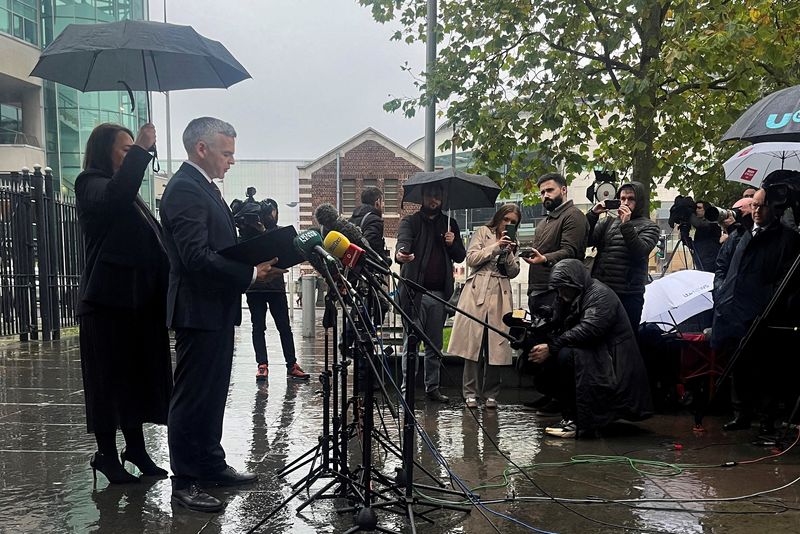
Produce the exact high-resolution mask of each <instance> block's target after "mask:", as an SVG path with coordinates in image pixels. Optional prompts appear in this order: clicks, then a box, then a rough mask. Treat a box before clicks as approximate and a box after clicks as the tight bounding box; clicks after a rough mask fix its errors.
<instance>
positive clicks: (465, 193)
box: [403, 168, 500, 210]
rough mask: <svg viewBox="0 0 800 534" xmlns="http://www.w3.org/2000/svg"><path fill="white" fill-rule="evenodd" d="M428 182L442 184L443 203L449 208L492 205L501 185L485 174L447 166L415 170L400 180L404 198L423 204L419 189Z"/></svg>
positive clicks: (404, 199)
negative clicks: (416, 171) (436, 169)
mask: <svg viewBox="0 0 800 534" xmlns="http://www.w3.org/2000/svg"><path fill="white" fill-rule="evenodd" d="M428 184H441V186H442V189H443V191H444V198H443V199H442V204H443V205H442V207H443V209H450V210H463V209H467V208H487V207H490V206H491V207H494V203H495V201H496V200H497V195H499V194H500V186H499V185H497V184H496V183H494V181H493V180H492V179H491V178H489V177H488V176H481V175H479V174H467V173H465V172H461V171H459V170H456V169H454V168H449V169H443V170H440V171H434V172H418V173H416V174H414V175H413V176H412V177H411V178H409V179H408V180H407V181H406V183H405V184H403V202H413V203H415V204H422V189H423V187H424V186H426V185H428Z"/></svg>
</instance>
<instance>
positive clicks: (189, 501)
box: [172, 482, 223, 513]
mask: <svg viewBox="0 0 800 534" xmlns="http://www.w3.org/2000/svg"><path fill="white" fill-rule="evenodd" d="M172 500H173V501H174V502H176V503H178V504H180V505H181V506H184V507H186V508H188V509H189V510H194V511H196V512H208V513H214V512H219V511H220V510H222V507H223V504H222V501H220V500H219V499H217V498H216V497H214V496H212V495H209V494H208V493H206V492H204V491H203V490H201V489H200V487H199V486H198V485H197V484H195V483H194V482H192V483H190V484H189V485H187V486H186V487H184V488H181V489H178V488H175V487H173V488H172Z"/></svg>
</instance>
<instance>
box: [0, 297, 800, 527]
mask: <svg viewBox="0 0 800 534" xmlns="http://www.w3.org/2000/svg"><path fill="white" fill-rule="evenodd" d="M244 315H245V321H247V319H248V314H247V312H246V311H245V313H244ZM295 318H296V326H295V332H296V338H297V344H298V353H299V356H298V358H299V361H300V364H301V365H302V366H303V367H304V368H305V370H306V371H308V372H310V373H312V380H311V381H310V382H308V383H302V382H295V381H291V380H287V378H286V377H285V375H284V371H283V370H284V369H285V368H284V367H283V365H282V363H283V362H282V358H281V353H280V349H279V343H278V341H277V340H278V336H277V332H275V330H274V327H272V325H270V330H269V331H268V345H269V347H270V351H271V352H270V362H271V366H270V370H271V373H272V374H271V376H270V378H269V380H268V381H267V382H264V383H256V381H255V380H254V373H255V362H254V356H253V349H252V346H251V343H250V333H249V328H250V327H249V323H246V324H244V325H243V326H242V327H241V328H239V329H237V340H236V354H235V356H234V365H233V374H232V379H231V389H230V394H229V397H228V406H227V412H226V417H225V430H224V439H223V446H224V447H225V450H226V451H227V455H228V462H229V463H230V464H231V465H233V466H234V467H236V468H238V469H247V470H251V471H254V472H256V473H258V474H259V476H260V481H259V482H258V484H256V485H254V486H251V487H247V488H244V489H240V490H237V491H228V490H212V493H213V494H214V495H216V496H218V497H220V498H223V499H224V500H225V501H226V503H227V506H226V509H225V511H224V512H223V513H221V514H218V515H207V514H201V513H196V512H190V511H187V510H185V509H183V508H179V507H174V506H173V505H172V504H171V502H170V483H169V481H168V480H159V481H151V482H143V483H140V484H136V485H130V486H127V487H126V486H109V485H108V484H107V483H106V481H105V479H104V478H103V477H102V475H99V476H98V482H97V488H96V489H93V483H92V472H91V469H90V468H89V464H88V460H89V456H90V455H91V453H92V452H94V450H95V445H94V440H93V437H92V436H91V435H89V434H86V432H85V422H84V407H83V390H82V388H83V385H82V381H81V371H80V354H79V347H78V342H77V337H70V338H66V339H63V340H60V341H55V342H41V343H38V342H34V343H28V344H19V343H16V342H4V343H2V344H0V395H2V398H0V469H1V470H2V471H0V477H1V480H0V532H2V533H6V532H9V533H10V532H15V533H16V532H35V533H38V534H44V533H51V532H52V533H72V532H75V533H84V532H109V533H120V534H124V533H141V532H171V533H198V532H203V533H216V532H225V533H228V532H247V531H248V530H250V529H252V528H253V527H255V526H256V525H257V524H258V523H259V522H260V521H261V519H262V518H264V517H265V516H266V515H268V514H270V513H272V512H274V514H273V516H272V517H271V519H270V520H269V521H268V522H266V523H264V524H263V526H261V527H260V529H259V530H258V532H270V533H284V532H292V533H293V534H302V533H317V532H344V531H346V530H347V529H348V528H350V527H351V526H352V525H353V516H352V514H349V513H344V514H337V512H336V508H337V507H344V506H347V502H346V501H343V500H321V501H316V502H314V503H313V504H311V505H310V506H308V507H307V508H305V509H304V510H303V511H302V514H301V515H299V516H298V515H297V513H296V511H297V508H298V506H300V505H301V503H303V501H304V500H305V499H307V498H308V495H309V494H308V493H305V492H304V493H302V494H301V495H299V496H298V497H296V498H294V499H292V500H291V501H289V502H288V504H286V505H285V506H282V507H279V505H280V504H281V503H282V501H284V500H285V499H286V498H287V497H288V496H289V495H291V493H292V488H291V484H293V483H296V482H298V481H300V480H301V478H302V477H303V476H304V475H305V474H306V473H307V472H308V470H309V469H310V468H311V464H309V465H306V466H304V467H303V468H302V469H299V470H297V471H295V472H293V473H291V474H290V475H288V476H287V477H286V479H280V478H277V477H276V473H278V472H279V471H280V470H281V469H283V468H284V467H286V465H287V464H289V463H290V462H292V461H293V460H295V459H296V458H298V457H300V456H301V455H302V454H303V453H304V452H306V451H308V450H309V449H311V448H313V447H314V446H315V445H316V444H317V441H318V436H319V434H320V431H321V428H322V409H321V398H320V394H319V391H320V383H319V381H318V379H317V377H318V375H319V372H320V371H321V369H322V368H323V341H322V338H321V329H319V328H318V332H320V337H318V339H312V340H303V339H302V338H300V336H299V330H300V328H299V318H300V312H299V310H298V311H297V313H296V315H295ZM268 323H269V321H268ZM448 372H449V373H450V374H451V375H452V376H451V377H450V378H451V382H452V383H457V382H458V379H459V377H460V369H456V370H453V369H450V370H449V371H448ZM445 378H446V377H445ZM445 392H446V393H447V394H450V395H451V402H450V403H449V404H448V405H444V406H443V405H436V404H426V402H425V401H424V400H421V399H420V400H419V401H418V403H417V408H418V409H417V410H416V415H417V418H418V420H419V422H420V424H421V426H422V427H423V428H424V429H425V431H426V433H427V436H428V438H429V439H428V444H430V445H431V446H433V447H435V448H436V449H437V450H438V451H439V453H440V455H441V461H437V460H436V459H435V458H434V455H433V454H432V453H431V451H430V449H429V447H428V444H426V443H424V442H423V441H424V440H421V439H420V438H419V437H417V441H416V444H417V460H418V461H419V463H420V465H421V466H422V467H424V468H425V469H426V470H428V471H429V472H430V473H432V474H433V475H435V476H436V477H438V478H439V479H440V480H441V481H443V482H446V483H449V482H450V481H451V478H450V476H449V475H448V472H447V469H448V468H449V469H450V470H451V471H452V473H454V474H455V476H457V477H459V479H460V480H461V481H463V483H464V484H465V485H466V486H468V487H470V488H478V489H475V493H477V494H479V495H480V498H481V499H482V501H483V502H485V503H486V504H485V505H484V506H481V507H477V506H473V507H472V511H471V513H469V514H465V513H463V512H457V511H441V510H435V511H433V512H431V513H430V514H428V515H427V517H429V518H430V519H431V520H432V521H433V523H432V524H431V523H427V522H425V521H423V520H418V521H417V532H421V533H431V534H440V533H441V534H444V533H469V534H471V533H476V534H482V533H489V532H503V533H521V532H578V533H601V532H617V531H623V528H622V527H625V528H627V529H629V530H630V531H633V532H637V531H638V532H670V533H706V532H720V533H723V532H724V533H740V532H741V533H745V532H747V533H748V534H750V533H753V532H766V531H770V532H800V512H799V511H798V510H800V491H799V490H798V488H800V484H793V485H790V486H789V487H786V488H784V489H781V490H778V491H774V492H771V493H768V494H766V495H760V496H756V497H750V498H745V499H741V500H727V501H725V500H722V499H729V498H731V497H737V496H747V495H750V494H754V493H758V492H763V491H765V490H770V489H773V488H778V487H780V486H783V485H786V484H789V483H791V482H793V481H794V480H795V479H796V478H797V477H800V465H798V464H800V462H799V461H798V460H799V458H800V457H799V456H798V450H789V451H788V452H787V453H786V454H784V455H783V456H781V457H778V458H770V459H766V460H763V461H760V462H756V463H752V464H741V463H740V464H738V465H736V466H734V467H717V466H718V465H719V464H721V463H723V462H727V461H739V462H741V461H742V460H748V459H757V458H759V457H762V456H765V455H770V454H773V453H774V451H773V450H771V449H765V448H764V447H757V446H754V445H752V444H751V443H750V440H751V439H752V438H753V437H754V436H753V434H751V433H747V432H744V433H741V432H739V433H727V434H726V433H723V432H721V431H720V430H719V428H720V426H721V423H722V422H723V420H724V419H723V418H722V417H709V418H707V419H706V426H707V429H708V430H707V431H706V432H705V433H701V434H694V433H692V431H691V418H690V417H689V416H688V415H660V416H657V417H654V418H652V419H650V420H649V421H646V422H644V423H640V424H637V425H625V424H618V425H616V426H615V427H614V428H612V429H610V431H609V432H608V433H606V434H604V437H603V438H599V439H592V440H577V441H576V440H559V439H555V438H549V437H544V436H543V429H544V426H546V424H547V423H549V422H552V419H539V418H537V417H536V416H535V415H534V414H533V413H531V412H526V411H523V410H521V409H520V408H519V406H518V404H517V403H518V401H519V399H520V397H521V396H524V395H527V394H528V392H527V391H520V390H518V389H514V388H511V387H507V388H506V389H505V390H504V391H503V394H502V395H501V398H500V403H501V406H500V409H499V410H497V411H496V412H495V411H492V410H486V409H483V408H481V409H479V410H476V411H474V412H473V413H470V412H469V411H468V410H466V409H465V408H463V407H462V406H461V405H460V404H459V402H456V400H455V399H457V398H459V397H460V395H459V388H450V389H448V390H447V391H445ZM473 414H474V416H473ZM376 417H378V418H379V420H380V418H382V419H383V421H384V423H383V424H382V425H380V426H381V430H382V432H383V433H384V434H386V436H387V437H388V441H390V442H393V443H398V442H399V439H398V435H399V433H400V432H401V426H400V423H399V422H397V421H395V420H394V419H392V417H391V414H390V413H389V411H388V410H386V408H385V407H383V408H381V409H380V410H378V413H377V414H376ZM481 427H482V429H481ZM146 439H147V443H148V447H149V449H150V451H151V454H152V456H153V458H154V460H155V461H156V463H158V464H159V465H161V466H164V467H167V466H168V464H169V462H168V454H167V435H166V428H165V427H156V426H148V427H146ZM359 444H360V441H359V438H358V437H354V438H353V439H352V440H351V441H350V452H351V457H352V461H351V466H353V467H355V466H356V465H358V464H359V463H360V462H359V457H360V448H359V447H360V445H359ZM495 444H496V445H497V447H496V446H495ZM119 445H120V448H121V446H122V442H121V436H120V443H119ZM676 445H678V446H679V447H676ZM498 448H499V451H502V454H501V452H498ZM676 449H680V450H676ZM580 455H595V456H580ZM612 456H613V457H625V456H627V457H634V458H638V459H642V460H648V461H652V462H662V463H650V462H638V463H637V462H629V461H627V460H625V458H609V457H612ZM506 457H508V458H510V459H511V460H513V462H514V463H515V464H516V465H517V466H519V467H522V468H523V469H524V470H525V472H526V473H527V476H523V475H521V474H519V473H515V471H516V469H515V468H513V467H512V468H510V469H509V466H510V464H509V460H508V459H507V458H506ZM571 459H574V460H573V461H571ZM374 463H375V468H376V471H377V472H379V473H383V474H385V475H387V476H393V473H394V470H395V468H396V467H399V465H400V461H399V459H398V458H397V457H396V456H395V455H394V454H391V453H388V452H386V451H385V450H384V449H383V448H381V447H378V446H377V445H376V447H375V454H374ZM317 464H318V462H317ZM674 464H681V465H682V466H684V467H679V466H677V465H674ZM688 465H693V466H694V465H702V466H705V467H702V468H700V467H687V466H688ZM445 466H447V467H445ZM416 472H417V477H416V479H417V480H418V482H421V483H423V484H427V485H432V484H433V481H432V480H431V479H430V478H429V477H427V476H426V475H425V474H424V473H421V472H420V470H419V469H417V470H416ZM504 472H505V473H506V477H505V478H504ZM452 480H453V481H454V482H453V483H454V484H457V482H455V480H456V478H452ZM323 482H324V481H323ZM323 482H318V483H317V484H315V485H314V488H319V487H321V486H322V485H323ZM380 487H382V486H380V485H379V484H377V483H376V484H375V485H374V488H375V489H378V488H380ZM417 495H418V498H419V499H420V501H421V502H432V501H426V499H443V498H447V499H453V500H461V499H462V498H461V497H453V496H448V495H443V494H440V493H438V492H434V491H432V490H429V489H421V490H419V493H418V494H417ZM551 497H558V498H561V499H574V501H572V500H570V501H563V500H562V501H559V502H554V501H553V500H551ZM588 498H591V499H594V501H593V502H591V503H586V502H579V501H583V500H585V499H588ZM604 499H608V500H620V499H629V500H630V501H628V502H624V503H614V504H612V503H608V502H602V500H604ZM640 499H659V501H652V500H651V501H647V502H642V501H639V502H634V501H635V500H640ZM685 499H692V500H695V501H697V500H698V499H717V501H714V502H711V501H705V502H684V501H683V500H685ZM413 508H414V510H415V511H417V512H421V511H423V510H427V509H429V507H428V506H425V505H423V504H417V505H415V506H414V507H413ZM276 510H277V511H276ZM378 514H379V519H380V525H381V526H383V527H385V528H386V529H388V530H390V531H395V532H410V531H411V530H410V529H409V528H408V526H407V523H406V521H405V519H404V518H403V517H402V516H400V515H398V514H394V513H391V512H388V511H386V510H381V511H379V512H378ZM537 529H538V530H537Z"/></svg>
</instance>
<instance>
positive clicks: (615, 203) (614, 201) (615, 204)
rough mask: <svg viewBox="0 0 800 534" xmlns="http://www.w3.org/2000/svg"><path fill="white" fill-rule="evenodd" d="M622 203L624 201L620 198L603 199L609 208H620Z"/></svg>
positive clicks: (604, 204)
mask: <svg viewBox="0 0 800 534" xmlns="http://www.w3.org/2000/svg"><path fill="white" fill-rule="evenodd" d="M620 205H622V203H621V202H620V200H619V199H618V198H610V199H608V200H604V201H603V206H605V208H606V209H607V210H618V209H619V207H620Z"/></svg>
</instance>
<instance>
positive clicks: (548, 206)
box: [543, 195, 564, 211]
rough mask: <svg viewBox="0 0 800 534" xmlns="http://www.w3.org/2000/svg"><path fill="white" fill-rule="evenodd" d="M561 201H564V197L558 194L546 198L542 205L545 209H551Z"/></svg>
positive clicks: (561, 202)
mask: <svg viewBox="0 0 800 534" xmlns="http://www.w3.org/2000/svg"><path fill="white" fill-rule="evenodd" d="M563 203H564V197H563V196H562V195H559V196H557V197H555V198H548V199H546V200H545V201H544V202H543V204H544V207H545V209H546V210H547V211H553V210H554V209H556V208H558V207H559V206H560V205H561V204H563Z"/></svg>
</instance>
